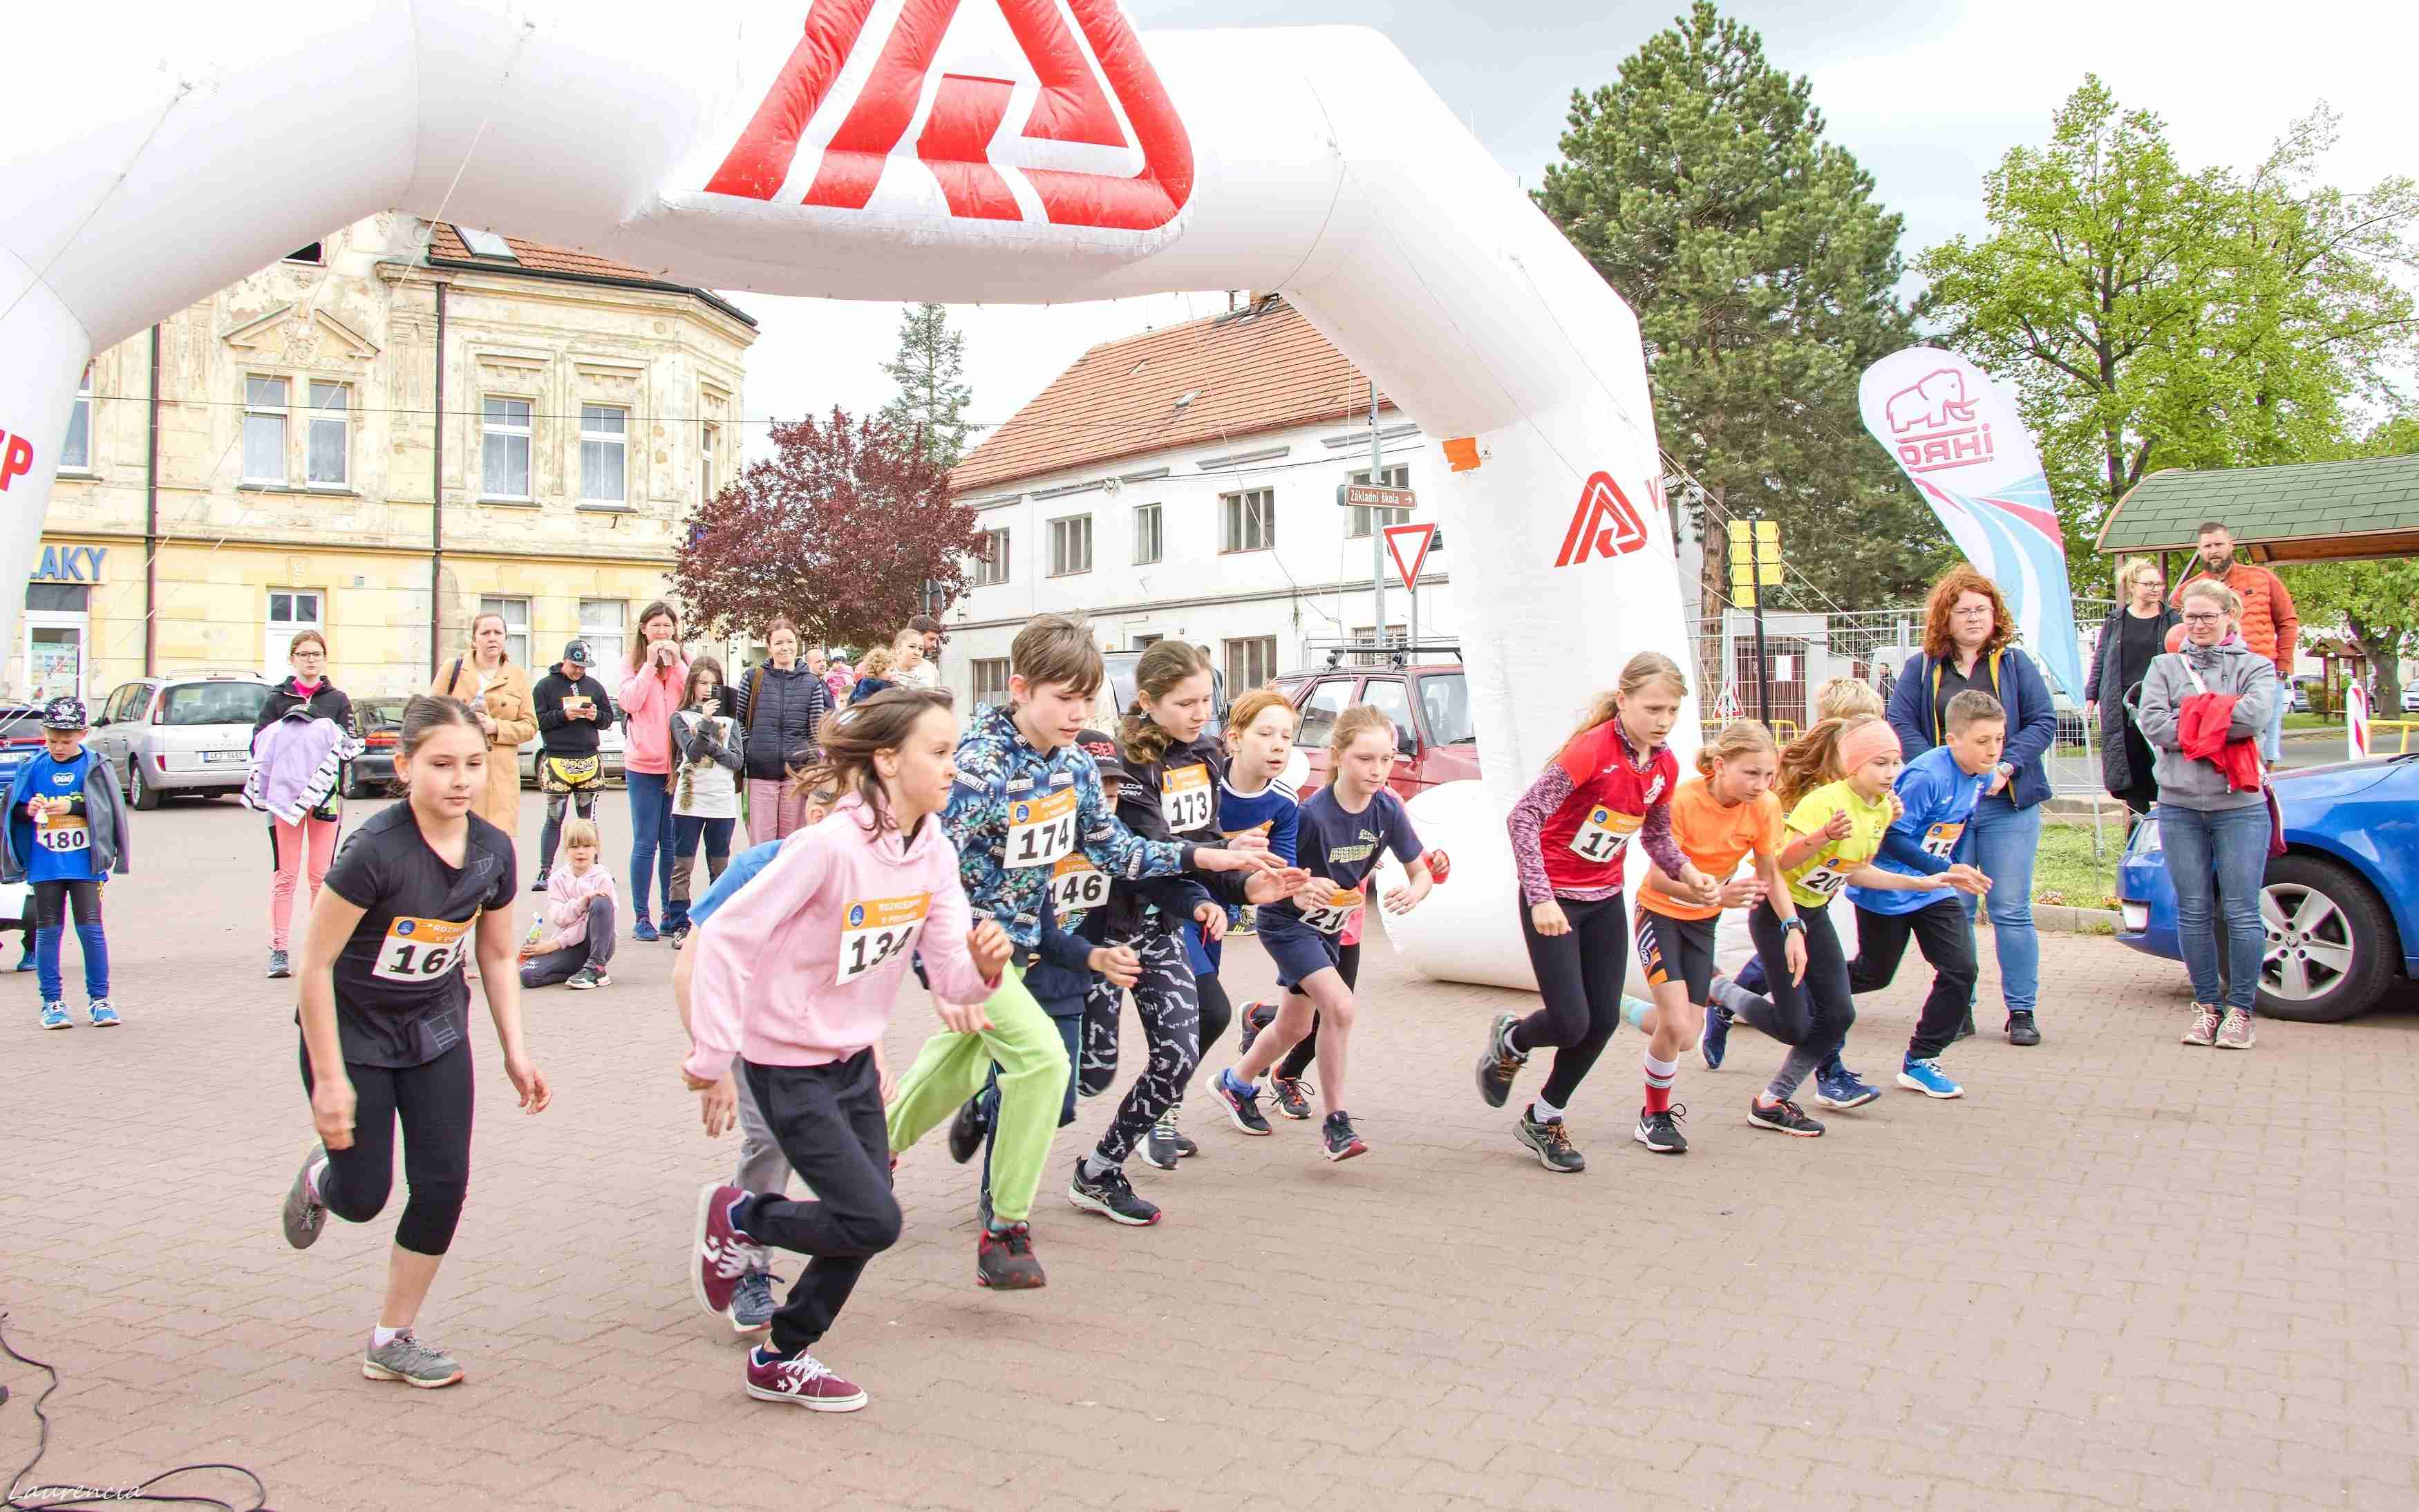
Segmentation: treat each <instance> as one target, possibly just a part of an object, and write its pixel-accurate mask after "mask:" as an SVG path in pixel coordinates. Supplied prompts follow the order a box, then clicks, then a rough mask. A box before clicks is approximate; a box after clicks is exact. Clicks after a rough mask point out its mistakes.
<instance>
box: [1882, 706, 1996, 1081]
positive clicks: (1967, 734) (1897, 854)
mask: <svg viewBox="0 0 2419 1512" xmlns="http://www.w3.org/2000/svg"><path fill="white" fill-rule="evenodd" d="M1947 722H1948V733H1949V743H1948V744H1947V745H1945V746H1934V748H1932V749H1930V750H1927V751H1925V752H1924V753H1923V754H1922V755H1920V756H1918V757H1917V758H1916V759H1915V760H1913V761H1911V762H1909V763H1907V764H1906V765H1905V767H1904V768H1903V770H1902V771H1901V772H1900V773H1899V776H1898V781H1897V782H1896V784H1895V785H1894V788H1895V791H1896V792H1897V794H1898V797H1899V801H1900V802H1901V803H1902V804H1903V805H1904V806H1905V811H1904V812H1903V814H1901V815H1900V817H1899V819H1898V821H1897V822H1896V823H1894V824H1892V825H1890V827H1889V830H1888V832H1887V834H1885V835H1884V836H1883V837H1882V849H1881V854H1880V855H1879V856H1875V857H1874V858H1873V865H1875V866H1876V867H1879V868H1880V869H1882V870H1883V871H1885V872H1898V873H1899V874H1900V875H1902V876H1910V877H1938V878H1940V879H1941V886H1940V887H1939V888H1938V889H1936V890H1933V889H1926V890H1919V891H1898V890H1886V889H1883V888H1879V887H1850V888H1849V889H1848V900H1849V902H1851V903H1855V904H1856V907H1857V959H1856V960H1854V961H1852V962H1850V963H1849V964H1848V987H1849V990H1850V991H1852V992H1856V993H1859V994H1861V993H1870V992H1878V991H1880V990H1881V989H1882V988H1884V987H1887V986H1888V985H1889V983H1890V979H1891V978H1893V977H1895V976H1896V975H1898V964H1899V960H1900V958H1901V957H1902V956H1903V955H1904V954H1905V952H1906V942H1907V939H1908V937H1909V936H1910V935H1912V936H1913V937H1914V939H1915V942H1916V948H1917V949H1919V950H1921V951H1922V952H1923V959H1924V960H1925V961H1927V962H1929V963H1931V965H1932V970H1933V978H1932V992H1931V995H1929V996H1927V997H1925V998H1924V1000H1923V1013H1922V1016H1921V1017H1920V1018H1919V1019H1918V1020H1917V1021H1916V1026H1915V1034H1914V1036H1913V1038H1911V1039H1909V1040H1908V1041H1907V1046H1906V1059H1905V1061H1904V1063H1903V1065H1902V1066H1901V1067H1900V1069H1899V1073H1898V1084H1899V1085H1900V1086H1901V1087H1903V1088H1907V1089H1908V1090H1910V1091H1916V1092H1921V1093H1922V1094H1923V1095H1924V1096H1926V1097H1962V1096H1964V1090H1965V1089H1964V1088H1962V1087H1960V1086H1958V1085H1957V1084H1956V1083H1955V1082H1954V1081H1952V1080H1950V1079H1949V1074H1948V1072H1944V1071H1942V1070H1941V1069H1940V1061H1939V1059H1938V1057H1939V1055H1940V1052H1942V1051H1943V1050H1946V1049H1948V1048H1949V1041H1951V1040H1952V1039H1954V1038H1955V1037H1956V1034H1957V1026H1958V1024H1959V1023H1960V1022H1961V1021H1962V1020H1963V1019H1964V1016H1965V1008H1966V1005H1967V1004H1969V1003H1971V1002H1972V1001H1973V1000H1974V982H1975V978H1976V976H1977V974H1978V973H1977V967H1976V965H1975V960H1974V932H1973V925H1972V924H1971V923H1970V922H1969V921H1968V920H1967V919H1966V918H1965V909H1964V904H1963V903H1960V902H1959V901H1958V897H1957V894H1956V892H1954V891H1951V890H1950V886H1951V885H1950V882H1949V878H1950V877H1951V876H1955V877H1957V878H1958V879H1959V881H1960V882H1961V883H1962V884H1964V886H1966V887H1972V886H1973V885H1974V884H1975V883H1978V882H1980V883H1981V885H1982V887H1986V888H1987V887H1988V883H1987V881H1984V880H1983V879H1982V878H1981V877H1980V873H1978V872H1974V870H1973V868H1971V867H1967V866H1960V865H1957V864H1955V863H1954V862H1953V861H1952V859H1951V857H1952V856H1955V854H1956V852H1957V848H1958V844H1959V842H1960V841H1962V840H1963V839H1964V834H1965V826H1966V825H1968V824H1969V823H1971V822H1972V820H1973V818H1974V806H1975V804H1976V803H1977V802H1979V801H1980V798H1981V795H1982V785H1983V783H1984V781H1985V780H1987V779H1988V778H1989V775H1990V772H1991V769H1992V768H1993V767H1994V766H1996V765H1997V764H1998V763H1999V753H2000V752H2001V750H2003V749H2004V748H2006V746H2007V743H2008V711H2007V710H2006V709H2005V708H2004V707H2002V706H2001V705H2000V703H1999V701H1998V700H1997V699H1995V698H1993V697H1992V696H1991V695H1990V694H1988V693H1984V692H1981V691H1980V690H1979V689H1974V688H1968V689H1967V690H1965V691H1964V692H1962V693H1960V694H1958V695H1957V696H1956V697H1955V698H1952V699H1950V700H1949V708H1948V721H1947Z"/></svg>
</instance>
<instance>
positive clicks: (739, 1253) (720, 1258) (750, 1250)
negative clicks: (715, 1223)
mask: <svg viewBox="0 0 2419 1512" xmlns="http://www.w3.org/2000/svg"><path fill="white" fill-rule="evenodd" d="M763 1253H764V1252H763V1250H760V1249H758V1248H757V1247H756V1246H755V1245H753V1244H750V1243H747V1242H746V1241H744V1240H742V1241H733V1242H730V1243H717V1242H715V1241H713V1240H711V1239H709V1240H707V1241H706V1242H705V1258H706V1260H707V1261H708V1263H710V1264H712V1265H713V1267H714V1273H715V1274H716V1275H718V1276H720V1277H721V1278H722V1279H724V1280H725V1281H732V1280H736V1279H737V1278H739V1277H740V1276H743V1275H746V1274H747V1273H748V1272H750V1271H753V1270H755V1269H757V1268H758V1267H757V1257H759V1256H761V1255H763Z"/></svg>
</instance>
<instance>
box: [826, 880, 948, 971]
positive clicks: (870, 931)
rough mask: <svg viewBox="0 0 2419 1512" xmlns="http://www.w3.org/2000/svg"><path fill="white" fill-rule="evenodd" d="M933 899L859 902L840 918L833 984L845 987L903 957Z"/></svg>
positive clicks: (928, 895) (925, 894)
mask: <svg viewBox="0 0 2419 1512" xmlns="http://www.w3.org/2000/svg"><path fill="white" fill-rule="evenodd" d="M931 903H932V894H931V893H928V892H919V893H917V894H916V895H914V896H913V897H908V898H860V899H858V900H857V901H856V902H855V903H850V904H849V905H848V911H847V912H846V913H845V914H843V915H841V916H840V918H841V923H840V972H839V974H838V975H837V976H835V977H834V978H833V979H832V980H833V983H834V984H835V985H837V986H841V987H845V986H847V985H848V984H849V983H850V982H852V981H855V980H856V979H857V978H859V977H862V976H864V975H865V974H866V973H867V972H869V971H872V970H874V969H875V968H877V967H878V966H880V965H881V964H883V963H884V962H885V961H887V960H889V959H891V958H892V957H893V956H899V955H904V954H906V953H907V951H908V950H909V949H912V948H913V947H914V946H915V944H916V933H917V931H918V930H921V929H922V928H923V927H924V913H925V910H926V909H927V908H928V907H929V906H930V905H931Z"/></svg>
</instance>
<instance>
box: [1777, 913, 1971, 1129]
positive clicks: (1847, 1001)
mask: <svg viewBox="0 0 2419 1512" xmlns="http://www.w3.org/2000/svg"><path fill="white" fill-rule="evenodd" d="M1797 917H1798V918H1802V919H1804V920H1805V921H1806V980H1804V981H1803V982H1795V981H1792V980H1789V957H1788V954H1787V944H1786V942H1787V940H1788V934H1787V933H1786V932H1785V931H1784V930H1782V929H1781V927H1780V915H1778V914H1776V913H1774V912H1773V911H1772V905H1771V904H1770V903H1757V904H1756V905H1755V907H1754V908H1752V909H1750V910H1749V912H1748V916H1747V932H1748V933H1749V935H1750V936H1752V937H1753V938H1754V940H1755V949H1756V954H1758V955H1759V956H1761V957H1763V958H1764V976H1765V978H1766V979H1767V980H1766V981H1765V983H1764V992H1765V994H1766V996H1764V997H1761V998H1758V999H1755V1000H1754V1001H1753V1002H1752V1003H1751V1004H1750V1005H1749V1007H1748V1008H1747V1009H1746V1010H1744V1011H1741V1012H1740V1014H1739V1019H1740V1020H1741V1022H1743V1023H1745V1024H1747V1025H1748V1026H1749V1027H1751V1028H1755V1029H1760V1030H1762V1031H1763V1032H1764V1033H1765V1034H1768V1035H1770V1036H1772V1038H1774V1039H1776V1040H1778V1041H1780V1042H1781V1043H1782V1044H1785V1045H1788V1046H1789V1047H1790V1050H1789V1055H1788V1057H1787V1058H1785V1059H1784V1060H1782V1061H1781V1063H1780V1071H1779V1072H1776V1073H1775V1074H1774V1076H1773V1078H1772V1082H1771V1084H1770V1085H1769V1086H1768V1087H1766V1088H1764V1090H1765V1091H1766V1092H1767V1093H1768V1094H1769V1095H1770V1096H1772V1097H1774V1098H1779V1099H1785V1098H1791V1097H1795V1096H1796V1095H1797V1088H1799V1087H1801V1086H1803V1085H1804V1084H1805V1081H1806V1078H1807V1077H1809V1076H1810V1075H1812V1074H1813V1073H1814V1068H1816V1067H1817V1066H1820V1065H1821V1064H1823V1062H1824V1061H1825V1060H1826V1059H1828V1058H1829V1057H1831V1056H1832V1055H1833V1054H1835V1053H1836V1052H1837V1051H1838V1050H1839V1048H1840V1047H1841V1045H1843V1044H1845V1043H1846V1042H1847V1040H1848V1028H1849V1026H1851V1025H1853V1024H1855V1023H1856V1022H1857V1000H1856V998H1855V996H1854V995H1852V994H1851V993H1850V991H1849V989H1848V958H1847V956H1846V954H1845V953H1844V952H1842V951H1841V949H1840V936H1839V935H1838V934H1837V933H1834V932H1833V930H1832V928H1831V910H1830V908H1829V907H1828V906H1827V905H1826V906H1825V907H1822V908H1809V907H1807V906H1805V905H1804V904H1803V903H1800V904H1798V906H1797ZM1958 1011H1959V1012H1961V1013H1962V1012H1964V1004H1963V1003H1960V1004H1959V1005H1958Z"/></svg>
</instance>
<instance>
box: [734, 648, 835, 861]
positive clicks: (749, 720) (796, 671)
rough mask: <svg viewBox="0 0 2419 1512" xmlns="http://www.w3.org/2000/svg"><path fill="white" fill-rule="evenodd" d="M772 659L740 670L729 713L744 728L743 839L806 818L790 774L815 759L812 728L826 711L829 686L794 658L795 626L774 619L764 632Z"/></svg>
mask: <svg viewBox="0 0 2419 1512" xmlns="http://www.w3.org/2000/svg"><path fill="white" fill-rule="evenodd" d="M764 645H765V647H766V649H767V650H769V651H770V652H771V653H772V657H773V659H772V660H770V661H768V662H765V663H764V664H763V665H762V666H759V667H755V668H753V669H751V670H749V671H747V672H746V673H744V674H743V675H742V676H741V677H740V679H739V681H738V683H737V685H736V686H735V687H734V689H733V692H734V697H733V699H732V717H733V718H735V719H737V720H738V721H739V723H740V726H741V727H742V728H743V729H745V730H746V731H747V773H746V777H747V843H748V844H750V845H762V844H763V843H764V842H765V841H768V840H781V839H784V838H786V837H787V836H788V835H789V833H790V832H791V831H792V830H793V829H796V828H797V827H798V826H799V825H803V824H805V823H806V820H807V797H806V795H805V794H803V793H798V794H793V793H792V792H791V791H790V786H791V784H790V774H791V772H793V771H795V770H803V769H804V768H806V767H809V766H811V765H813V764H814V762H815V732H816V731H817V730H818V729H819V728H821V727H822V725H823V722H824V716H825V715H827V714H829V713H831V689H830V688H828V687H825V686H824V680H823V678H822V677H821V676H820V675H819V674H817V673H815V672H812V671H808V670H807V666H806V664H805V663H804V662H803V661H801V660H799V659H798V627H797V626H796V625H792V624H791V623H790V622H789V621H787V620H775V621H774V622H773V624H772V626H771V628H769V629H767V630H766V631H765V632H764Z"/></svg>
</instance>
